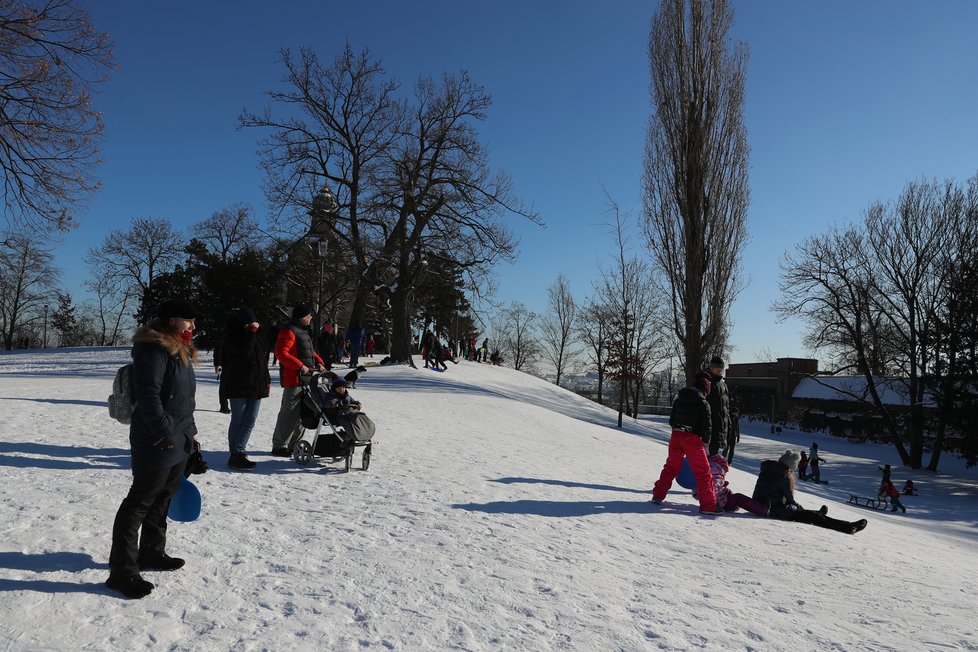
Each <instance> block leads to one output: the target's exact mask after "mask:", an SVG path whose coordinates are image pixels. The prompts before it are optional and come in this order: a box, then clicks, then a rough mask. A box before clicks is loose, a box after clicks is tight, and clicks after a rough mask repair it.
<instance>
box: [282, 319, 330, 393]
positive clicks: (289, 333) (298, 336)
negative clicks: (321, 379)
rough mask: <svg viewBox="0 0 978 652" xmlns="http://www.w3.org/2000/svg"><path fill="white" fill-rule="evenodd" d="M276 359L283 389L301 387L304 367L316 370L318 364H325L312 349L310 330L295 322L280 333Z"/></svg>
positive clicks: (287, 325) (289, 323)
mask: <svg viewBox="0 0 978 652" xmlns="http://www.w3.org/2000/svg"><path fill="white" fill-rule="evenodd" d="M275 357H276V358H277V359H278V366H279V382H280V383H281V384H282V387H298V386H299V370H300V369H302V366H303V365H305V366H306V367H309V368H310V369H314V368H315V367H316V365H317V364H323V359H322V358H320V357H319V354H318V353H316V351H315V350H314V349H313V348H312V336H311V335H309V330H308V329H307V328H305V327H303V326H301V325H300V324H295V323H293V322H288V323H287V324H286V325H285V326H283V327H282V329H281V330H280V331H279V332H278V338H277V339H276V340H275Z"/></svg>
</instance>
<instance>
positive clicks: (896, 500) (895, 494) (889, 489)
mask: <svg viewBox="0 0 978 652" xmlns="http://www.w3.org/2000/svg"><path fill="white" fill-rule="evenodd" d="M883 493H884V494H886V495H887V496H889V497H890V505H892V506H893V509H891V510H890V511H891V512H895V511H897V510H898V509H902V510H903V513H904V514H906V513H907V508H906V507H904V506H903V503H901V502H900V490H899V489H897V488H896V487H894V486H893V483H892V482H890V481H889V480H887V481H886V482H884V483H883Z"/></svg>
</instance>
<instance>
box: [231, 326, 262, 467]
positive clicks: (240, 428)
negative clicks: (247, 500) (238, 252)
mask: <svg viewBox="0 0 978 652" xmlns="http://www.w3.org/2000/svg"><path fill="white" fill-rule="evenodd" d="M259 328H260V327H259V324H258V320H257V319H256V318H255V311H254V310H252V309H251V308H248V307H244V308H241V309H240V310H238V311H237V313H236V314H235V315H234V316H233V317H232V318H231V320H230V321H229V322H228V330H227V333H225V335H224V349H223V353H224V358H223V362H224V371H223V373H222V375H221V380H222V382H223V384H224V393H225V395H226V396H227V397H228V400H229V402H230V404H231V423H230V425H229V426H228V449H229V450H230V451H231V457H230V458H229V459H228V466H230V467H231V468H234V469H253V468H255V463H254V462H252V461H251V460H249V459H248V456H247V454H246V450H247V448H248V440H250V439H251V431H252V429H254V427H255V420H256V419H257V418H258V410H259V409H260V407H261V400H262V399H263V398H268V394H269V390H270V388H271V383H272V380H271V377H270V375H269V373H268V365H266V364H265V361H266V359H267V358H266V357H265V347H264V345H263V344H262V340H263V339H264V338H262V337H261V336H260V335H259V334H258V331H259Z"/></svg>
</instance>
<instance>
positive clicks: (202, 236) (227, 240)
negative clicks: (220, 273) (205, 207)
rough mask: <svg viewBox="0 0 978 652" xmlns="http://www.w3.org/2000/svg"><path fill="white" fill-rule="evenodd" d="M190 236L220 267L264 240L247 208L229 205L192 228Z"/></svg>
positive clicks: (243, 205) (246, 206) (241, 205)
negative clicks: (201, 244) (216, 259)
mask: <svg viewBox="0 0 978 652" xmlns="http://www.w3.org/2000/svg"><path fill="white" fill-rule="evenodd" d="M193 235H194V237H195V238H196V239H198V240H200V241H201V242H202V243H204V245H206V246H207V247H208V249H210V250H211V251H213V252H214V253H215V254H216V255H217V257H218V258H220V259H221V262H223V263H227V262H228V259H229V258H230V257H231V256H232V255H233V254H236V253H238V252H240V251H241V250H242V249H244V248H245V247H249V246H251V247H255V248H257V247H259V246H260V244H261V242H260V240H264V238H263V236H262V235H261V233H260V231H259V228H258V221H257V220H256V219H255V217H254V215H253V214H252V210H251V207H250V206H248V205H247V204H232V205H231V206H228V207H226V208H222V209H221V210H219V211H217V212H215V213H214V214H213V215H211V216H210V217H208V218H207V219H206V220H203V221H201V222H198V223H197V224H195V225H194V227H193Z"/></svg>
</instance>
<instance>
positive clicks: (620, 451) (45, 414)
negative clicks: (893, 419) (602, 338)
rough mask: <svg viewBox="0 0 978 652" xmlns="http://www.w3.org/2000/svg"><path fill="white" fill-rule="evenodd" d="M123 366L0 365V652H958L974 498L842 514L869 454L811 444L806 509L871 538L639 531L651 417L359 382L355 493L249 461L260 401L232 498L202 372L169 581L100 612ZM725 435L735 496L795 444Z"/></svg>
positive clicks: (268, 424) (491, 379)
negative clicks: (363, 439) (192, 460)
mask: <svg viewBox="0 0 978 652" xmlns="http://www.w3.org/2000/svg"><path fill="white" fill-rule="evenodd" d="M126 356H127V351H126V350H125V349H104V350H91V349H84V350H70V351H54V350H48V351H43V352H41V351H32V352H19V353H6V354H0V533H2V534H0V650H8V649H9V650H44V649H50V650H69V649H71V650H82V649H86V650H87V649H91V650H123V649H125V650H128V649H197V650H223V649H235V650H261V649H269V650H283V649H286V650H313V649H315V650H360V649H366V648H373V649H377V648H380V649H394V650H494V649H495V650H562V649H564V650H655V649H665V650H681V649H702V648H705V649H724V650H734V649H749V650H788V649H790V650H826V649H836V650H932V649H972V650H974V649H978V644H976V641H978V627H976V625H975V623H974V616H973V608H974V604H975V596H976V595H978V577H976V571H975V567H976V561H978V548H976V546H975V543H976V540H978V522H976V516H978V480H976V475H975V473H974V471H965V470H964V469H962V468H960V465H959V464H956V463H955V462H954V461H953V460H947V464H946V466H947V467H948V468H949V469H953V473H952V474H950V475H942V476H939V477H934V476H933V475H928V474H923V473H921V474H915V475H913V476H910V474H909V473H907V472H904V470H902V469H899V468H896V467H895V469H894V480H895V481H897V482H902V480H903V479H905V478H906V477H914V479H915V480H919V482H920V483H921V485H922V486H923V487H924V495H922V496H919V497H915V498H908V499H907V500H906V504H907V506H908V509H909V513H908V514H907V515H902V514H897V515H895V514H890V513H880V512H874V511H872V510H866V509H862V508H856V507H852V506H850V505H847V504H845V500H846V498H847V497H848V493H849V492H850V491H854V492H857V493H861V494H865V493H867V487H875V484H876V483H877V482H878V477H879V474H878V472H877V471H876V466H877V464H880V463H883V462H890V463H893V462H894V460H891V459H889V458H890V456H891V453H890V452H889V449H887V448H885V447H881V446H875V445H866V446H858V445H853V444H848V443H846V442H845V441H843V440H834V439H832V438H828V437H823V438H822V439H821V441H820V443H821V445H822V448H823V450H824V451H825V455H826V457H828V458H829V460H830V461H829V464H827V465H826V466H825V467H824V477H826V478H828V479H830V481H831V484H829V485H819V486H814V485H806V486H805V487H803V488H802V489H801V491H802V495H801V500H802V502H803V503H804V504H806V505H809V506H811V507H818V505H820V504H822V503H823V502H824V503H826V504H828V505H829V506H830V514H831V515H835V516H837V517H840V518H846V519H856V518H863V517H865V518H868V519H869V521H870V524H869V527H868V528H867V529H866V530H865V531H864V532H862V533H860V534H858V535H856V536H848V535H842V534H838V533H835V532H830V531H827V530H820V529H817V528H813V527H810V526H804V525H795V524H788V523H782V522H777V521H773V520H768V519H759V518H757V517H754V516H751V515H746V514H738V515H724V516H720V517H704V516H700V515H699V514H698V511H697V507H696V504H695V502H694V501H693V500H692V498H691V497H690V496H689V492H687V491H683V490H680V489H678V487H676V488H675V490H674V491H673V492H672V493H670V495H669V498H668V499H667V502H666V503H665V504H664V505H662V506H661V507H653V506H651V505H649V504H648V503H647V502H646V501H647V500H648V498H649V489H650V487H651V484H652V482H653V481H654V479H655V478H656V477H657V475H658V472H659V470H660V468H661V465H662V463H663V461H664V459H665V453H666V447H665V442H666V440H667V438H668V432H667V430H666V427H665V425H664V423H663V421H662V419H652V420H647V421H641V422H638V423H627V424H626V429H625V430H624V431H620V430H617V429H615V428H614V427H613V426H614V422H615V414H614V413H613V412H611V411H610V410H606V409H605V408H602V407H600V406H597V405H595V404H593V403H590V402H588V401H586V400H584V399H581V398H579V397H577V396H575V395H573V394H571V393H569V392H566V391H564V390H561V389H559V388H556V387H554V386H552V385H548V384H547V383H545V382H543V381H541V380H538V379H535V378H532V377H529V376H527V375H525V374H521V373H518V372H515V371H513V370H508V369H501V368H494V367H489V366H485V365H478V364H474V363H461V364H459V365H457V366H450V367H449V370H448V372H447V373H444V374H438V373H434V372H431V371H426V370H424V369H421V370H414V369H410V368H407V367H385V368H374V369H371V370H370V372H369V373H368V374H367V375H366V376H364V377H363V378H362V379H361V381H360V383H359V386H358V388H357V389H356V390H353V392H352V393H353V395H354V396H355V397H356V398H358V399H359V400H361V401H362V402H363V403H364V409H365V410H366V411H367V412H368V413H369V414H370V415H371V416H372V417H373V418H374V420H375V421H376V422H377V424H378V434H377V436H376V441H377V445H376V449H375V453H374V457H373V460H372V463H371V468H370V470H369V471H367V472H362V471H354V472H352V473H349V474H346V473H342V472H340V468H339V465H335V466H331V465H326V464H319V465H317V466H315V467H313V468H301V467H298V466H296V465H295V464H294V463H293V462H292V461H291V460H284V459H280V458H272V457H270V456H268V455H267V454H266V453H267V450H268V448H269V446H270V437H271V431H272V428H273V424H274V419H275V416H276V412H277V408H278V399H279V397H280V395H281V394H280V392H281V390H280V389H278V388H277V387H273V392H272V397H271V398H270V399H269V400H267V401H265V403H264V404H263V406H262V411H261V414H260V415H259V419H258V424H257V426H256V428H255V434H254V436H253V439H252V444H251V446H250V448H251V449H252V450H253V451H254V454H253V455H252V457H253V459H255V460H256V461H257V462H258V467H257V469H256V470H255V471H254V472H251V473H247V474H245V473H235V472H229V471H228V470H227V467H226V465H225V462H226V459H227V454H226V452H225V451H224V447H225V446H226V427H227V419H228V417H227V416H226V415H222V414H219V413H218V412H217V411H216V408H217V387H216V384H215V382H214V379H213V376H212V374H210V373H209V371H210V369H211V367H210V366H209V361H207V360H205V361H203V362H202V363H201V364H200V366H199V368H198V381H199V386H198V411H197V422H198V427H199V429H200V431H201V435H200V436H201V439H202V441H203V444H204V447H205V449H206V450H207V451H208V452H207V458H208V461H209V463H210V465H211V467H212V470H211V471H210V472H208V473H207V474H205V475H203V476H195V481H196V482H197V484H198V486H199V487H200V488H201V491H202V493H203V495H204V501H205V504H204V515H203V516H202V518H201V519H200V520H198V521H196V522H194V523H190V524H179V523H177V524H171V526H170V538H169V546H168V551H169V552H170V553H171V554H173V555H178V556H182V557H186V558H187V566H186V567H185V568H184V569H182V570H180V571H176V572H172V573H162V572H151V573H145V574H144V576H145V577H146V578H147V579H149V580H150V581H151V582H154V583H155V584H156V585H157V588H156V590H155V591H154V592H153V594H152V595H150V596H149V597H147V598H145V599H143V600H134V601H128V600H124V599H121V598H120V597H118V596H117V595H116V594H114V593H112V592H110V591H108V590H107V589H105V588H104V587H103V586H102V582H103V581H104V580H105V578H106V577H107V574H108V573H107V565H106V559H107V556H108V550H109V532H110V529H111V524H112V519H113V516H114V513H115V510H116V508H117V507H118V503H119V501H120V500H121V498H122V497H123V495H124V493H125V492H126V490H127V489H128V480H129V472H128V449H127V438H126V436H127V431H126V428H125V427H123V426H120V425H118V424H115V423H114V422H112V421H111V420H110V419H109V418H108V414H107V411H106V409H105V407H104V400H105V397H106V395H107V394H108V392H109V388H110V385H111V378H112V374H113V373H114V371H115V369H116V368H117V367H118V366H119V365H120V364H122V363H123V362H124V361H125V360H126ZM766 437H770V435H765V434H764V427H763V426H762V425H760V424H758V425H757V427H752V425H751V424H747V423H745V424H744V438H743V441H742V443H741V446H740V448H739V449H738V460H737V461H736V463H735V466H736V468H735V469H734V470H732V471H731V472H730V474H729V475H728V479H729V480H730V482H731V486H732V487H733V488H734V489H735V490H739V491H742V492H745V493H748V494H749V493H750V492H751V490H752V488H753V475H752V472H753V471H755V470H756V467H757V463H758V462H759V461H760V460H762V459H766V458H770V457H776V456H777V455H778V454H780V452H781V451H783V450H784V448H785V446H786V444H791V445H792V447H796V448H797V447H801V446H805V447H807V445H808V444H810V439H811V435H802V434H800V433H786V434H785V435H783V438H782V439H781V440H770V439H767V438H766Z"/></svg>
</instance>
